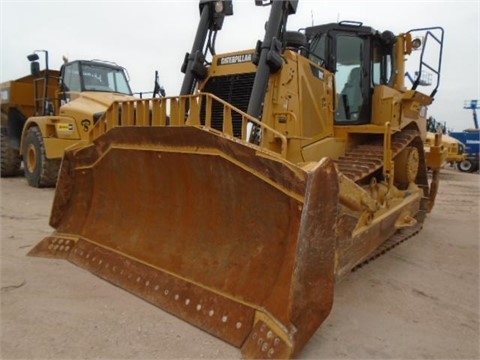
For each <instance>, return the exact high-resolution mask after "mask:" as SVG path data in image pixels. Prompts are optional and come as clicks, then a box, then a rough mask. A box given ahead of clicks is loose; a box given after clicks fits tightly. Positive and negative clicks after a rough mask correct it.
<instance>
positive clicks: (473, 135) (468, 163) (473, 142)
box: [449, 100, 480, 172]
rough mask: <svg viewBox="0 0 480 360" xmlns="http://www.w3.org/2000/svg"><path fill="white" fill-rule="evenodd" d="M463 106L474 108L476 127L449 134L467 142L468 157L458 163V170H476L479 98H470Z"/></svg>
mask: <svg viewBox="0 0 480 360" xmlns="http://www.w3.org/2000/svg"><path fill="white" fill-rule="evenodd" d="M463 108H464V109H470V110H472V112H473V124H474V128H473V129H466V130H464V131H462V132H450V133H449V135H450V136H451V137H454V138H455V139H457V140H459V141H461V142H462V143H463V144H465V154H466V159H465V161H462V162H460V163H458V170H460V171H463V172H475V171H478V170H479V154H480V129H479V128H478V119H477V109H479V108H480V103H479V101H478V100H468V101H465V104H464V106H463Z"/></svg>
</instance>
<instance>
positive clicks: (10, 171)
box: [1, 127, 21, 177]
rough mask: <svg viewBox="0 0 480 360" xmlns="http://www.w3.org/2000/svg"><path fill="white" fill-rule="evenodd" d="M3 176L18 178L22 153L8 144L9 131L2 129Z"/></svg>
mask: <svg viewBox="0 0 480 360" xmlns="http://www.w3.org/2000/svg"><path fill="white" fill-rule="evenodd" d="M1 136H2V137H1V148H2V150H1V151H2V153H1V156H2V158H1V160H2V161H1V162H2V165H1V175H2V177H7V176H16V175H18V172H19V170H20V164H21V159H20V152H19V151H17V150H15V149H14V148H12V147H11V146H10V144H9V143H8V134H7V129H5V128H3V127H2V129H1Z"/></svg>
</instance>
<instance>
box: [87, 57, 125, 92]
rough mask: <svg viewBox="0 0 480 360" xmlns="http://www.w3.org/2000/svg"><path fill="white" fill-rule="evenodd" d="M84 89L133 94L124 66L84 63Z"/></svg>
mask: <svg viewBox="0 0 480 360" xmlns="http://www.w3.org/2000/svg"><path fill="white" fill-rule="evenodd" d="M81 71H82V80H83V81H82V82H83V90H84V91H106V92H116V93H122V94H127V95H131V94H132V91H131V90H130V86H129V85H128V81H127V78H126V76H125V72H124V71H123V68H120V67H113V66H106V65H102V64H93V63H82V64H81Z"/></svg>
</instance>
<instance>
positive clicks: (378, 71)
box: [305, 21, 395, 125]
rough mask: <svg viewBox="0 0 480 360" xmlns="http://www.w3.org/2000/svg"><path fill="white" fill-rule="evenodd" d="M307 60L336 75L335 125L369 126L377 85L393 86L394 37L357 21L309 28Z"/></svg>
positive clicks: (389, 33) (306, 32)
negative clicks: (374, 90)
mask: <svg viewBox="0 0 480 360" xmlns="http://www.w3.org/2000/svg"><path fill="white" fill-rule="evenodd" d="M305 35H306V36H307V39H308V42H309V59H310V60H311V61H313V62H315V63H317V64H318V65H320V66H322V67H324V68H326V69H327V70H329V71H331V72H332V73H334V74H335V81H336V84H335V88H336V91H337V99H336V112H335V124H336V125H356V124H368V123H370V121H371V120H370V119H371V114H372V96H373V89H374V86H376V85H389V86H392V84H393V79H394V71H393V66H392V61H393V60H392V59H393V44H394V42H395V37H394V35H393V33H391V32H390V31H385V32H384V33H379V32H378V31H376V30H374V29H372V28H371V27H366V26H363V25H362V23H360V22H351V21H348V22H346V21H342V22H340V23H331V24H325V25H319V26H313V27H309V28H307V29H306V31H305Z"/></svg>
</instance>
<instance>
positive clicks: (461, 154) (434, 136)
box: [424, 116, 466, 169]
mask: <svg viewBox="0 0 480 360" xmlns="http://www.w3.org/2000/svg"><path fill="white" fill-rule="evenodd" d="M435 141H437V142H440V143H441V146H440V147H439V148H437V150H433V152H432V151H431V146H432V145H434V144H435ZM424 146H425V153H426V161H427V168H429V169H430V168H432V167H433V168H434V167H435V166H436V165H435V164H439V163H441V164H442V166H444V165H446V164H450V165H453V164H458V163H461V162H462V161H465V159H466V154H465V144H463V143H462V142H461V141H459V140H457V139H455V138H454V137H452V136H450V135H448V134H447V128H446V123H441V122H438V121H437V120H435V118H433V117H432V116H430V117H429V118H428V119H427V136H426V138H425V144H424ZM434 149H435V148H434ZM435 151H436V153H435Z"/></svg>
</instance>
